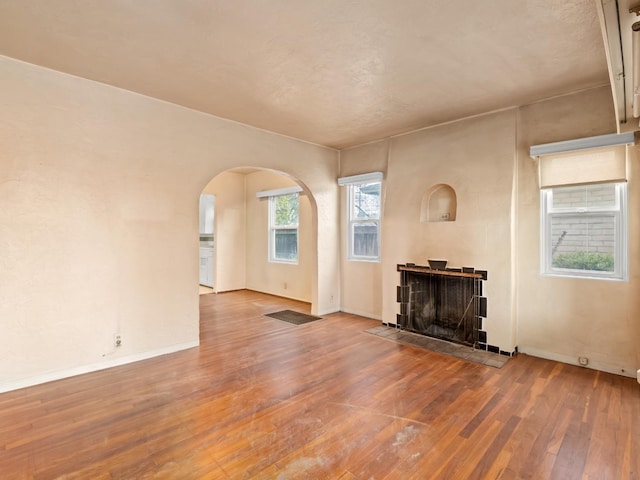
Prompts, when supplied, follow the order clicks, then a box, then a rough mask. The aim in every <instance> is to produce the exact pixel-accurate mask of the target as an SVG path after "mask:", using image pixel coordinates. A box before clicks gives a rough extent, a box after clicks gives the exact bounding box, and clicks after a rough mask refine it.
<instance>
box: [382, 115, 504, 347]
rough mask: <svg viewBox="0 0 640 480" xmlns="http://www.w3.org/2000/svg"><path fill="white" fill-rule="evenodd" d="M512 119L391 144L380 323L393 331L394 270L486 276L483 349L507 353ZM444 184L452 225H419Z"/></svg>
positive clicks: (433, 131) (468, 123)
mask: <svg viewBox="0 0 640 480" xmlns="http://www.w3.org/2000/svg"><path fill="white" fill-rule="evenodd" d="M515 127H516V111H515V110H510V111H507V112H502V113H498V114H493V115H486V116H482V117H478V118H474V119H469V120H463V121H460V122H456V123H452V124H448V125H443V126H440V127H436V128H430V129H426V130H422V131H418V132H415V133H412V134H408V135H403V136H400V137H395V138H393V139H391V144H390V152H389V164H388V167H387V180H386V196H385V206H384V218H383V222H382V232H383V234H382V269H383V281H382V288H383V291H382V299H383V321H385V322H388V323H389V322H390V323H396V313H398V304H397V303H396V285H398V282H399V278H400V277H399V274H398V273H397V271H396V266H397V264H399V263H406V262H413V263H416V264H419V265H426V264H427V263H428V262H427V260H428V259H430V258H441V259H446V260H448V261H449V265H450V266H458V267H475V268H478V269H486V270H488V272H489V281H488V282H485V285H484V294H485V296H486V297H487V299H488V318H487V320H486V322H485V330H486V331H487V336H488V342H489V344H491V345H495V346H498V347H499V348H500V349H501V350H505V351H512V350H513V347H514V346H515V333H514V325H513V317H512V314H511V312H512V301H513V299H512V289H513V286H512V267H513V264H512V259H511V251H512V248H513V247H512V236H511V222H512V219H511V206H512V201H513V196H512V190H513V175H514V167H515V162H514V148H515ZM437 184H447V185H449V186H451V187H452V188H453V189H454V190H455V193H456V195H457V205H458V208H457V217H456V221H454V222H435V223H427V222H421V221H420V207H421V204H422V199H423V196H424V194H425V193H426V192H427V191H428V190H429V189H430V188H431V187H432V186H434V185H437Z"/></svg>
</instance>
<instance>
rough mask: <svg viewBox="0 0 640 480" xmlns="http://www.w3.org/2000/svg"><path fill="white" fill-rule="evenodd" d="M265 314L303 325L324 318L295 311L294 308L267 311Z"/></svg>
mask: <svg viewBox="0 0 640 480" xmlns="http://www.w3.org/2000/svg"><path fill="white" fill-rule="evenodd" d="M265 315H266V316H267V317H271V318H275V319H277V320H282V321H284V322H289V323H293V324H294V325H302V324H303V323H309V322H313V321H314V320H322V317H314V316H313V315H307V314H306V313H300V312H294V311H293V310H282V311H280V312H273V313H266V314H265Z"/></svg>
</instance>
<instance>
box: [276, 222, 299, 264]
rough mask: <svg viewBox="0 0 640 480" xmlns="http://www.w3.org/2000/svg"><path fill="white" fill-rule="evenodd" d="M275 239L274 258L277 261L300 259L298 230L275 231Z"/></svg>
mask: <svg viewBox="0 0 640 480" xmlns="http://www.w3.org/2000/svg"><path fill="white" fill-rule="evenodd" d="M274 237H275V238H274V240H275V242H274V243H275V250H274V257H275V258H276V259H277V260H297V259H298V229H296V228H290V229H278V230H274Z"/></svg>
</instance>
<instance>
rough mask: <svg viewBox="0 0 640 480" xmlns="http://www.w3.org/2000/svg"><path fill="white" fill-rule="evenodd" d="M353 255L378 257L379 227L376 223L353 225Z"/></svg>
mask: <svg viewBox="0 0 640 480" xmlns="http://www.w3.org/2000/svg"><path fill="white" fill-rule="evenodd" d="M353 255H354V256H358V257H377V256H378V225H377V224H376V223H354V224H353Z"/></svg>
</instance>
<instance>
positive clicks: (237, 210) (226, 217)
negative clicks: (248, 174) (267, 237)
mask: <svg viewBox="0 0 640 480" xmlns="http://www.w3.org/2000/svg"><path fill="white" fill-rule="evenodd" d="M202 193H210V194H213V195H215V196H216V200H215V216H214V222H215V226H214V235H215V248H214V258H215V260H214V267H213V268H214V272H215V273H214V289H215V291H216V292H225V291H228V290H239V289H242V288H246V275H245V270H246V263H247V262H246V257H247V255H246V250H247V249H246V238H247V230H246V212H245V175H244V174H242V173H235V172H222V173H221V174H219V175H216V177H215V178H214V179H213V180H211V181H210V182H209V183H208V184H207V186H206V187H205V188H204V190H203V191H202Z"/></svg>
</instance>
